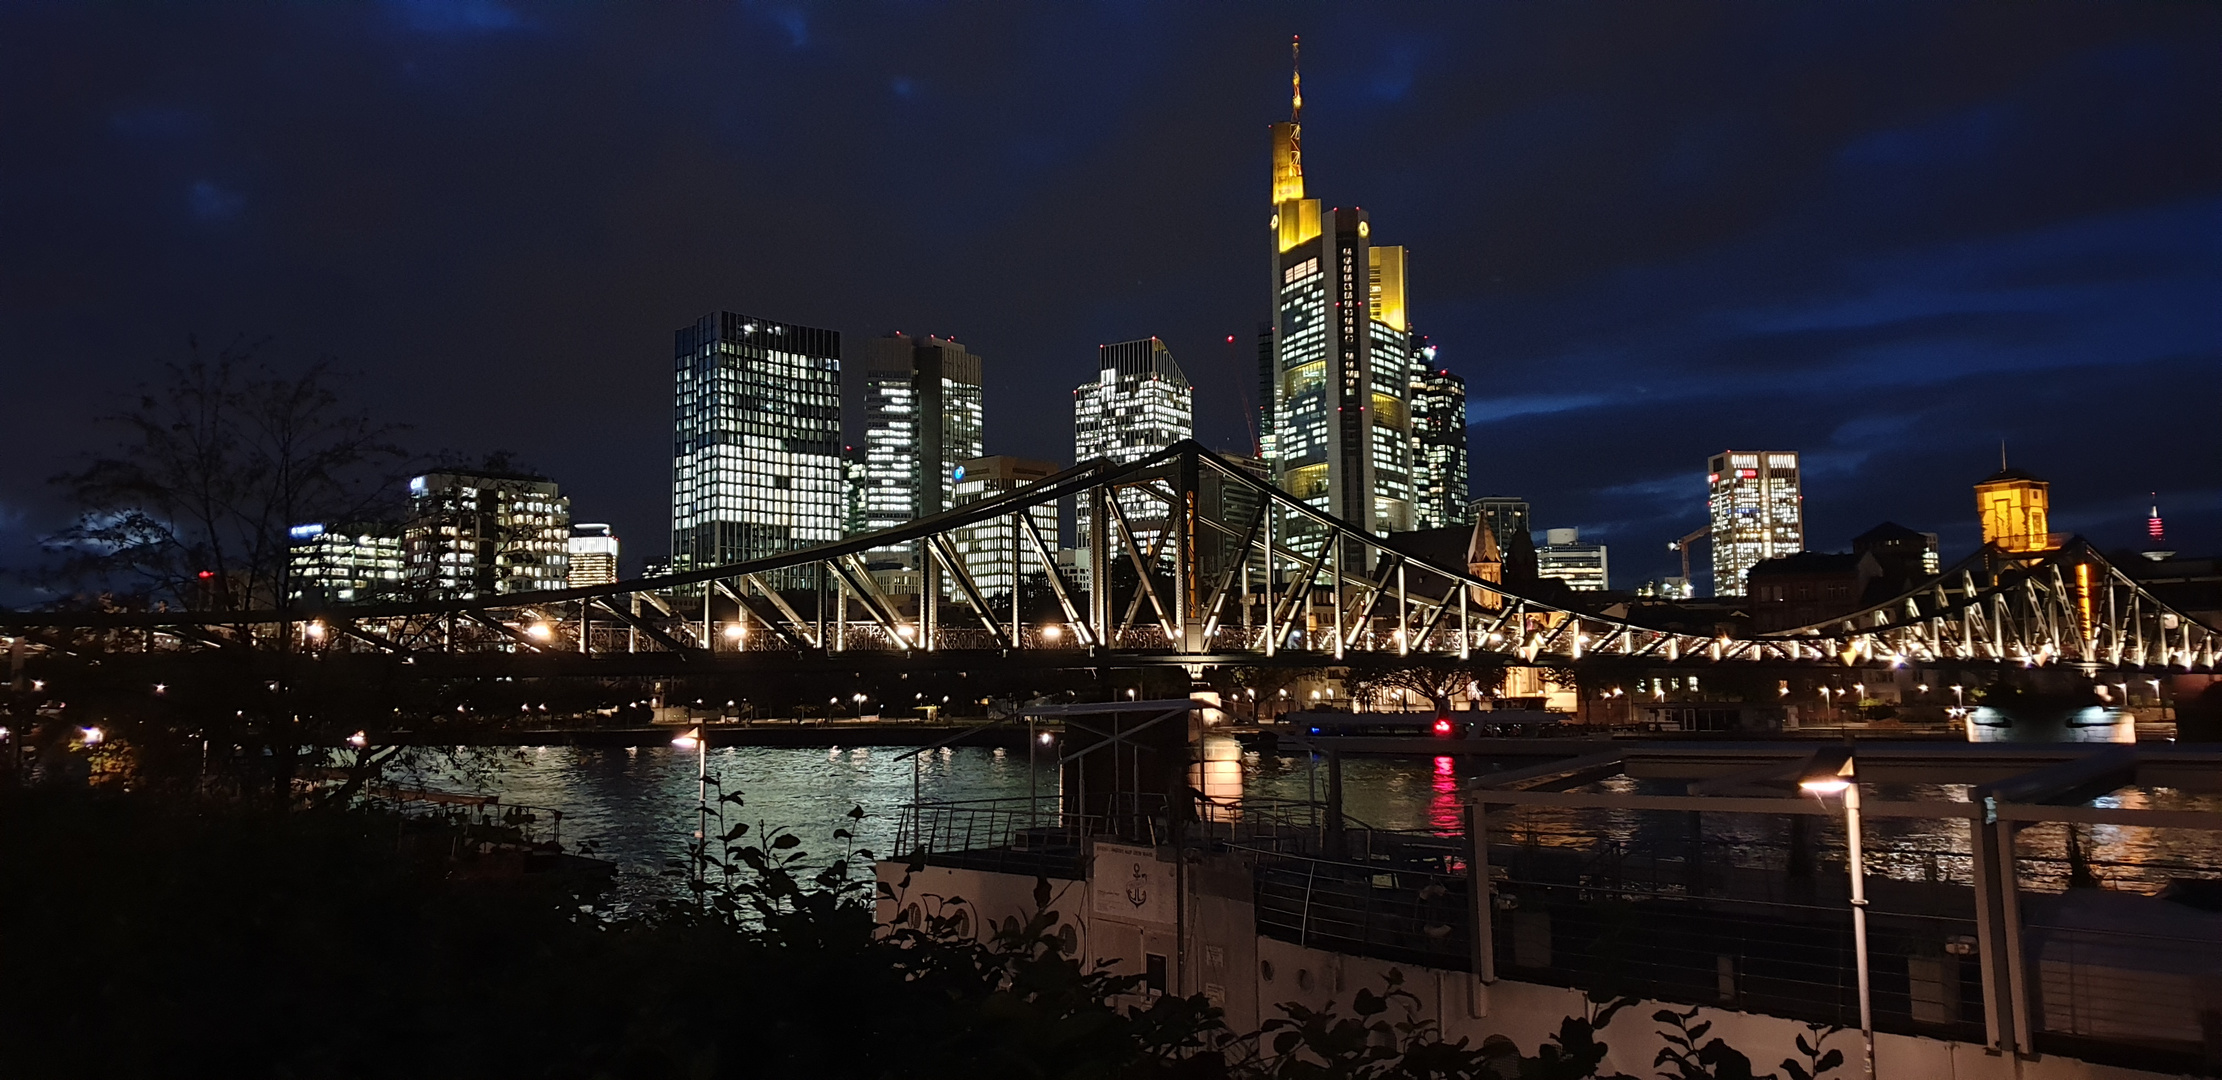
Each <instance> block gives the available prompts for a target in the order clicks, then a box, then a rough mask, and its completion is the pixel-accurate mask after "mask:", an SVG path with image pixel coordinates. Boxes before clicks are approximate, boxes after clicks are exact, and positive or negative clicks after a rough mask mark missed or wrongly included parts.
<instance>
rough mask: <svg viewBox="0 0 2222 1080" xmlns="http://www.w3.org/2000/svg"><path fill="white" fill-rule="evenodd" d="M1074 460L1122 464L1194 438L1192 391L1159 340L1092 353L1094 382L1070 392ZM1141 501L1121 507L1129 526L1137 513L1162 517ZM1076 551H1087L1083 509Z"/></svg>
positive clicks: (1137, 497)
mask: <svg viewBox="0 0 2222 1080" xmlns="http://www.w3.org/2000/svg"><path fill="white" fill-rule="evenodd" d="M1072 431H1073V440H1072V445H1073V455H1074V458H1075V460H1078V461H1092V460H1094V459H1096V458H1109V459H1110V460H1112V461H1117V462H1126V461H1134V460H1137V459H1139V458H1145V457H1148V456H1149V455H1151V454H1154V453H1156V452H1158V451H1159V450H1163V449H1165V448H1166V447H1168V446H1171V445H1173V444H1174V443H1177V442H1180V441H1181V440H1183V439H1191V438H1194V437H1195V435H1196V391H1195V388H1194V387H1192V386H1190V385H1189V383H1188V376H1187V374H1186V373H1184V372H1182V371H1181V369H1180V363H1179V362H1178V361H1176V360H1174V359H1173V353H1172V350H1170V349H1167V348H1166V347H1165V343H1164V342H1162V341H1159V340H1158V339H1156V338H1154V337H1151V338H1143V339H1142V340H1140V341H1126V342H1121V343H1119V344H1117V345H1105V346H1102V347H1101V348H1100V349H1098V350H1097V353H1096V377H1095V378H1094V379H1092V380H1090V381H1088V382H1085V383H1082V384H1080V386H1079V388H1078V389H1075V390H1074V391H1073V392H1072ZM1146 498H1147V497H1146V496H1143V495H1141V494H1140V493H1139V492H1136V493H1133V500H1127V499H1122V500H1121V502H1120V507H1121V508H1122V509H1123V510H1125V511H1126V512H1127V514H1128V517H1129V522H1128V524H1130V525H1135V526H1137V528H1139V523H1138V522H1135V521H1133V520H1132V517H1133V515H1135V514H1137V513H1140V514H1143V515H1145V516H1148V517H1160V518H1161V517H1163V516H1164V515H1163V512H1162V508H1156V509H1152V508H1151V507H1149V506H1148V505H1147V504H1146V502H1143V501H1138V500H1146ZM1079 523H1080V539H1079V544H1080V547H1081V548H1083V549H1085V548H1087V546H1088V542H1089V541H1088V537H1089V528H1090V523H1089V521H1088V507H1087V504H1086V502H1085V500H1083V501H1082V504H1081V506H1080V513H1079Z"/></svg>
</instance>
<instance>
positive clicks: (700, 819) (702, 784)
mask: <svg viewBox="0 0 2222 1080" xmlns="http://www.w3.org/2000/svg"><path fill="white" fill-rule="evenodd" d="M709 605H710V596H709V592H708V591H707V590H705V591H704V592H703V594H702V606H703V609H704V610H708V609H709ZM694 734H695V739H694V803H695V809H694V842H695V856H694V874H695V881H696V882H697V883H698V884H699V883H701V882H705V881H707V880H708V879H709V865H708V862H707V860H708V859H709V857H710V726H709V725H708V724H704V725H702V726H701V727H698V728H696V729H694Z"/></svg>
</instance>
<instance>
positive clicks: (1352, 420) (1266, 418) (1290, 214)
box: [1258, 39, 1418, 554]
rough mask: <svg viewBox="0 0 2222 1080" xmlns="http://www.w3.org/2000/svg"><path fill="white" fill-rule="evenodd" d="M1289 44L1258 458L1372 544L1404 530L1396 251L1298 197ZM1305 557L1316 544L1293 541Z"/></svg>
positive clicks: (1406, 400)
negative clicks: (1371, 536)
mask: <svg viewBox="0 0 2222 1080" xmlns="http://www.w3.org/2000/svg"><path fill="white" fill-rule="evenodd" d="M1301 47H1302V43H1301V42H1300V41H1297V40H1294V39H1292V40H1291V41H1290V45H1289V58H1290V61H1291V66H1292V70H1291V71H1290V73H1289V118H1288V119H1287V120H1285V121H1282V122H1280V123H1277V124H1274V125H1273V128H1272V132H1273V163H1272V164H1273V177H1272V195H1273V208H1272V213H1271V216H1270V217H1269V219H1268V226H1267V228H1268V230H1269V231H1268V236H1269V237H1270V238H1271V241H1270V242H1271V244H1272V258H1271V260H1270V262H1269V263H1268V265H1269V266H1270V267H1271V272H1272V277H1271V279H1270V282H1269V288H1270V292H1269V294H1268V295H1269V296H1270V297H1271V300H1270V306H1269V307H1268V308H1267V311H1268V312H1269V314H1270V321H1269V322H1268V324H1267V325H1266V327H1265V333H1264V334H1262V335H1261V347H1260V349H1259V370H1258V385H1259V389H1260V391H1261V394H1260V399H1261V400H1263V401H1265V402H1269V403H1270V408H1267V409H1264V410H1261V413H1262V416H1261V420H1260V423H1259V425H1258V429H1259V430H1258V444H1259V450H1260V452H1261V453H1262V454H1263V455H1264V457H1265V459H1266V461H1267V463H1268V464H1269V465H1270V467H1271V469H1272V474H1273V479H1274V482H1275V483H1276V484H1278V485H1279V486H1280V488H1281V490H1283V491H1285V492H1287V493H1289V494H1290V495H1293V496H1295V497H1296V498H1298V499H1302V500H1303V501H1305V502H1306V503H1309V504H1310V505H1312V506H1315V507H1317V508H1319V509H1321V510H1324V511H1326V512H1328V513H1330V514H1334V515H1336V516H1338V517H1341V518H1343V519H1344V520H1346V521H1350V522H1354V523H1357V524H1358V525H1359V526H1360V527H1362V528H1366V529H1369V530H1372V531H1375V532H1392V531H1404V530H1408V529H1411V528H1413V490H1414V482H1413V467H1412V460H1413V454H1414V449H1413V441H1412V425H1411V386H1412V382H1413V378H1414V375H1415V374H1416V367H1417V364H1418V359H1417V355H1416V352H1415V349H1414V337H1413V334H1412V332H1411V327H1410V325H1409V320H1408V314H1407V312H1406V310H1405V302H1404V292H1405V277H1406V275H1405V263H1404V249H1402V248H1397V247H1375V246H1373V226H1372V223H1371V221H1370V219H1369V218H1368V217H1367V215H1366V212H1365V211H1364V210H1362V209H1359V208H1357V207H1354V206H1348V207H1342V208H1338V209H1323V208H1322V207H1321V206H1320V200H1318V199H1315V198H1309V197H1307V196H1308V193H1307V192H1306V191H1305V186H1304V156H1303V120H1304V76H1303V70H1302V68H1301V67H1300V66H1297V64H1296V62H1297V61H1298V60H1300V59H1301V56H1302V53H1301V51H1300V50H1301ZM1289 542H1290V543H1291V544H1292V545H1293V546H1295V547H1296V548H1297V550H1299V551H1302V552H1305V553H1306V554H1309V553H1310V552H1311V551H1312V550H1316V544H1317V543H1320V542H1323V538H1322V537H1319V536H1291V537H1289Z"/></svg>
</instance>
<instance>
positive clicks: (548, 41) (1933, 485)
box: [0, 0, 2222, 587]
mask: <svg viewBox="0 0 2222 1080" xmlns="http://www.w3.org/2000/svg"><path fill="white" fill-rule="evenodd" d="M1292 33H1300V34H1302V35H1303V38H1304V43H1305V44H1304V85H1305V112H1304V120H1305V129H1304V135H1305V140H1304V148H1305V161H1306V166H1307V169H1306V172H1307V176H1308V180H1309V183H1310V187H1311V194H1313V195H1314V196H1316V197H1319V198H1321V199H1323V200H1325V201H1326V203H1327V204H1328V205H1350V204H1353V203H1355V204H1357V205H1361V206H1364V207H1365V208H1367V209H1368V210H1369V211H1370V212H1371V213H1372V216H1373V221H1374V225H1375V231H1374V239H1375V241H1376V242H1378V243H1391V244H1404V245H1406V246H1407V247H1409V248H1410V250H1411V267H1412V270H1411V273H1412V287H1411V297H1412V309H1413V312H1414V318H1415V320H1416V325H1417V327H1418V329H1420V330H1421V331H1422V332H1425V333H1427V334H1429V335H1430V336H1431V337H1432V339H1433V341H1434V343H1435V344H1436V345H1437V346H1438V347H1439V348H1440V349H1441V357H1440V360H1441V362H1442V363H1443V364H1445V365H1447V366H1448V367H1450V368H1451V369H1452V370H1455V371H1457V372H1458V373H1460V374H1461V375H1463V376H1464V377H1465V378H1466V380H1467V383H1468V387H1469V390H1470V392H1471V395H1472V398H1471V403H1470V408H1469V416H1470V419H1471V421H1472V425H1473V426H1472V429H1471V432H1472V441H1473V448H1474V454H1473V460H1474V465H1473V474H1474V478H1473V487H1474V491H1475V494H1515V495H1520V496H1524V497H1526V498H1528V499H1529V500H1530V501H1531V502H1532V503H1533V504H1534V509H1535V523H1536V525H1537V527H1538V528H1542V527H1548V526H1567V525H1576V526H1580V527H1581V529H1582V530H1583V533H1584V538H1585V539H1597V540H1603V541H1605V542H1607V543H1609V544H1611V545H1612V563H1613V569H1614V583H1615V584H1616V585H1620V586H1623V587H1626V586H1632V585H1634V584H1636V583H1637V582H1639V581H1641V580H1642V579H1644V578H1647V577H1651V576H1655V575H1659V574H1664V573H1671V572H1673V567H1674V563H1675V557H1674V556H1673V555H1672V554H1671V553H1670V552H1668V550H1667V547H1666V541H1668V540H1670V539H1672V538H1674V537H1677V536H1680V535H1681V534H1683V533H1685V532H1687V531H1689V530H1691V529H1692V528H1695V527H1697V526H1698V525H1699V524H1701V523H1702V522H1703V520H1704V500H1705V491H1704V463H1705V462H1704V458H1705V456H1706V455H1707V454H1708V453H1710V452H1714V451H1718V450H1721V449H1723V448H1727V447H1731V446H1732V447H1735V448H1738V449H1796V450H1801V451H1803V452H1804V453H1805V455H1806V457H1805V461H1806V470H1807V471H1806V500H1807V501H1806V506H1807V509H1808V523H1807V544H1808V546H1809V547H1812V548H1815V549H1821V550H1831V549H1843V548H1845V547H1847V546H1848V542H1849V539H1850V537H1851V536H1853V535H1854V534H1856V533H1858V532H1861V531H1863V530H1865V529H1866V528H1868V527H1869V526H1872V525H1874V524H1876V523H1877V522H1880V521H1883V520H1885V519H1890V520H1896V521H1898V522H1900V523H1902V524H1905V525H1908V526H1911V527H1913V528H1916V529H1922V530H1933V531H1937V532H1940V533H1942V534H1943V537H1944V543H1945V557H1946V558H1947V559H1948V560H1950V559H1953V558H1957V557H1959V556H1960V555H1962V554H1965V553H1966V552H1967V551H1968V550H1969V549H1970V548H1971V546H1972V545H1973V544H1974V543H1975V541H1976V527H1975V521H1974V509H1973V496H1972V494H1971V493H1970V491H1969V485H1970V484H1971V483H1972V482H1974V481H1976V480H1978V479H1981V478H1982V477H1983V476H1984V475H1985V474H1987V473H1989V472H1991V471H1993V470H1995V469H1996V468H1997V467H1998V447H1999V442H2000V440H2001V439H2003V440H2005V441H2006V443H2007V444H2008V448H2009V451H2010V453H2011V455H2012V459H2013V463H2014V464H2015V465H2016V466H2019V467H2022V468H2026V469H2029V470H2031V471H2034V472H2036V473H2038V474H2039V475H2042V476H2044V477H2046V478H2048V479H2050V480H2051V481H2053V500H2054V518H2053V521H2054V526H2053V527H2054V528H2056V529H2063V530H2073V531H2078V532H2083V533H2086V534H2087V535H2090V536H2092V537H2094V538H2096V539H2097V540H2099V541H2100V542H2101V543H2102V544H2105V545H2108V546H2113V545H2131V544H2134V543H2136V542H2137V541H2138V539H2139V536H2140V534H2141V531H2142V527H2143V518H2144V515H2145V510H2146V505H2147V495H2146V492H2147V491H2150V490H2155V489H2157V490H2158V491H2159V492H2160V497H2161V503H2162V510H2163V512H2164V513H2165V514H2166V516H2167V518H2168V521H2169V525H2170V531H2171V534H2172V535H2171V539H2172V540H2173V541H2174V542H2175V546H2177V547H2178V548H2180V549H2182V550H2183V551H2184V552H2185V553H2187V554H2217V553H2222V478H2218V476H2217V466H2218V464H2222V440H2218V436H2217V426H2216V425H2217V420H2218V419H2222V416H2218V411H2222V105H2218V103H2222V6H2217V5H2215V4H2210V3H2106V4H2087V5H2068V6H2057V7H2055V6H2046V5H2039V4H2010V5H2009V4H1983V5H1968V6H1961V5H1950V4H1939V3H1930V2H1922V3H1912V4H1902V5H1901V4H1880V3H1876V4H1864V3H1863V4H1825V5H1811V4H1802V3H1800V4H1782V3H1765V4H1753V5H1741V6H1739V5H1706V6H1686V5H1679V4H1655V3H1642V4H1635V3H1630V4H1604V3H1597V4H1589V3H1583V4H1575V3H1543V4H1537V3H1519V4H1474V5H1457V6H1452V5H1426V6H1420V7H1411V8H1400V7H1390V6H1384V5H1380V4H1365V5H1333V6H1326V5H1319V6H1312V5H1289V4H1262V3H1261V4H1250V5H1231V4H1167V5H1162V6H1152V5H1128V4H1116V5H1113V4H1102V5H1080V4H1036V5H988V4H950V5H940V4H922V3H912V4H889V5H864V4H827V5H791V4H748V3H743V4H727V5H711V4H693V5H684V6H672V7H668V8H658V9H655V10H650V9H649V8H648V6H647V5H638V4H624V5H619V4H588V3H570V4H561V5H543V6H525V5H507V4H502V3H497V2H492V0H486V2H475V3H432V2H415V3H389V4H383V5H348V6H342V5H336V4H300V5H292V6H285V5H273V4H263V3H256V4H239V5H232V6H223V5H203V4H189V5H187V4H178V5H153V4H129V5H114V4H111V5H75V4H66V5H65V4H8V5H6V6H5V7H0V366H4V373H5V376H6V378H5V382H4V384H0V387H4V389H0V395H4V396H0V402H4V405H5V414H4V415H5V417H6V422H5V423H4V424H0V460H5V462H6V465H5V466H4V468H0V563H4V564H7V565H10V566H13V567H16V568H19V569H20V568H24V567H28V566H30V565H32V564H33V563H34V562H35V561H36V538H37V537H38V536H39V535H40V534H42V533H46V532H49V531H51V530H53V529H54V528H56V527H57V526H58V525H59V524H61V522H62V519H63V517H64V515H65V508H64V507H62V506H60V505H59V504H58V503H57V501H56V497H55V493H54V491H53V490H52V489H51V488H50V486H49V485H48V484H47V483H46V478H47V477H48V476H50V475H52V474H54V473H55V472H57V471H59V470H61V469H64V468H66V467H69V466H70V465H71V464H72V463H74V462H76V461H78V460H79V459H80V458H81V457H82V456H83V455H84V454H86V453H88V452H89V451H91V450H92V449H95V448H96V447H97V446H99V445H100V439H101V438H102V436H101V435H100V433H99V432H98V429H97V428H95V427H93V426H92V425H91V424H90V423H89V421H90V420H91V418H92V417H94V416H96V415H98V414H100V413H102V412H105V411H109V410H111V409H112V408H113V407H114V406H115V405H116V404H117V396H118V395H120V394H122V393H123V392H126V391H128V390H130V389H131V388H132V387H134V386H136V385H137V384H139V383H141V382H142V381H144V380H146V379H148V378H150V377H152V375H153V374H154V372H155V371H156V370H157V367H158V365H159V364H160V363H161V362H162V361H164V360H173V359H178V358H180V357H181V356H182V350H183V346H184V343H185V341H186V339H187V337H188V335H198V336H199V337H200V339H201V340H202V341H203V342H213V343H222V342H226V341H229V340H231V339H233V338H234V337H236V336H238V335H246V336H249V337H258V338H259V337H269V338H271V339H272V342H273V344H272V346H271V349H270V353H269V355H271V356H272V357H273V358H275V359H278V360H280V361H281V362H284V363H301V362H305V361H308V360H311V359H314V358H317V357H330V358H332V359H334V360H336V361H337V362H338V364H339V365H340V366H342V367H344V368H347V369H350V370H354V371H357V372H360V378H359V380H358V381H357V383H356V385H355V386H354V388H353V393H354V394H355V396H356V397H357V398H358V399H359V400H360V401H361V402H362V403H363V404H364V405H365V406H366V407H368V408H370V409H371V410H372V411H373V412H375V413H376V414H378V415H380V416H382V417H384V418H388V419H392V420H395V421H401V422H406V423H408V424H410V425H413V427H414V430H413V431H412V433H411V434H410V436H409V438H410V440H411V441H412V442H413V443H414V444H415V445H417V446H418V447H421V448H423V449H425V450H428V451H429V450H433V449H437V448H443V447H452V448H457V449H463V450H470V451H478V452H483V451H485V450H489V449H493V448H497V447H501V448H508V449H512V450H515V451H517V452H518V453H519V454H520V455H521V456H522V457H523V458H524V459H525V460H527V461H529V462H531V463H533V464H534V465H536V466H537V467H538V468H540V469H541V470H543V471H545V472H547V473H549V474H550V475H552V476H553V477H555V478H556V479H557V480H558V481H560V482H561V483H562V485H563V487H564V490H565V491H566V492H567V493H568V494H570V495H571V496H572V499H573V509H574V514H575V517H576V518H577V519H578V520H583V521H603V520H606V521H611V522H614V523H616V525H617V526H618V529H619V532H620V534H621V535H622V536H623V537H624V538H625V540H626V543H627V549H628V559H627V563H628V570H629V571H630V570H632V569H634V568H636V567H637V565H638V562H639V560H640V559H641V558H642V557H643V556H653V555H660V554H661V553H662V552H663V550H664V547H665V544H666V532H667V529H668V525H669V519H668V514H669V490H670V460H669V451H670V435H669V423H670V411H671V340H672V330H673V329H674V328H676V327H678V326H680V325H682V324H685V323H689V322H691V321H692V320H694V319H695V318H696V317H698V316H700V315H702V314H704V313H706V312H709V311H712V310H717V309H721V308H722V309H730V310H736V311H742V312H747V313H751V314H756V315H761V316H767V317H772V318H777V319H781V320H784V321H790V322H798V323H805V324H810V325H817V326H828V327H833V328H836V329H839V330H841V331H842V332H843V333H844V335H846V336H847V337H848V339H849V352H850V356H851V358H852V368H853V367H854V358H855V357H857V356H859V355H860V354H861V349H860V348H858V345H859V344H860V341H861V339H862V338H863V337H865V336H869V335H872V334H877V333H884V332H886V331H888V330H893V329H901V330H905V331H909V332H912V333H937V334H944V335H950V336H954V337H955V338H957V339H958V340H960V341H962V342H964V343H965V344H966V345H968V346H970V347H971V348H972V349H973V350H974V351H975V352H977V353H979V354H980V355H981V356H983V357H984V358H985V360H986V365H987V372H988V384H989V385H988V399H987V407H988V414H987V423H988V444H989V449H990V451H992V452H997V453H1012V454H1021V455H1026V456H1031V457H1045V458H1050V459H1052V460H1058V461H1067V460H1070V458H1071V455H1072V434H1071V424H1072V418H1071V403H1070V401H1071V399H1070V392H1071V389H1072V387H1073V386H1074V385H1075V384H1077V383H1078V382H1080V381H1081V380H1082V379H1083V378H1086V377H1088V376H1089V375H1090V373H1091V372H1092V371H1093V368H1094V362H1095V346H1096V345H1097V344H1099V343H1102V342H1108V341H1118V340H1126V339H1130V338H1137V337H1143V336H1147V335H1151V334H1155V335H1158V336H1160V337H1162V338H1164V339H1165V340H1166V341H1167V342H1168V343H1169V344H1170V345H1171V347H1172V348H1173V350H1174V353H1175V355H1176V356H1177V357H1178V358H1179V359H1180V361H1181V363H1182V365H1183V366H1184V367H1185V368H1186V369H1187V370H1188V372H1189V374H1190V376H1191V377H1192V378H1193V379H1194V380H1195V381H1196V383H1197V410H1198V413H1199V426H1200V429H1201V431H1200V434H1201V435H1202V437H1203V438H1204V440H1205V442H1207V443H1209V444H1211V445H1215V446H1221V447H1230V448H1242V449H1245V450H1246V449H1247V448H1248V445H1249V439H1250V436H1249V433H1248V426H1247V424H1246V421H1245V408H1246V406H1247V404H1248V403H1249V396H1250V395H1252V394H1254V392H1255V391H1254V389H1253V388H1252V387H1253V378H1254V373H1253V367H1254V364H1253V361H1252V359H1251V357H1252V355H1253V345H1252V340H1253V334H1254V332H1255V331H1254V327H1255V325H1256V323H1257V321H1258V320H1259V319H1260V318H1261V317H1262V316H1263V314H1264V309H1265V305H1266V296H1267V276H1268V272H1267V270H1266V267H1265V260H1266V250H1267V232H1266V229H1267V224H1266V223H1267V218H1268V216H1269V214H1270V212H1271V208H1270V206H1269V205H1268V203H1267V141H1266V126H1267V125H1268V124H1269V123H1271V122H1273V121H1276V120H1280V119H1283V118H1285V116H1286V114H1287V111H1288V102H1287V96H1288V87H1287V82H1288V72H1287V66H1288V65H1287V55H1288V37H1289V35H1290V34H1292ZM1229 334H1232V335H1235V337H1236V339H1237V344H1236V345H1235V346H1233V347H1231V348H1230V347H1229V346H1228V345H1226V344H1224V339H1225V338H1226V336H1227V335H1229ZM851 374H852V375H853V374H854V371H853V370H852V372H851ZM1701 574H1702V572H1701Z"/></svg>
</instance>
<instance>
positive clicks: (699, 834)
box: [671, 724, 710, 884]
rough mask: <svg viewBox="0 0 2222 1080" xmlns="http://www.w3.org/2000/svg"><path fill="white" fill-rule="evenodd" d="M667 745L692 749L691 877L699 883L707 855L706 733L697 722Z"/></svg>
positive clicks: (708, 814)
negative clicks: (692, 863)
mask: <svg viewBox="0 0 2222 1080" xmlns="http://www.w3.org/2000/svg"><path fill="white" fill-rule="evenodd" d="M671 745H673V746H675V747H677V748H679V749H680V750H692V751H694V802H695V809H694V845H695V850H694V880H695V882H696V883H697V884H700V883H701V881H702V879H703V860H704V859H706V858H708V857H709V854H710V735H709V732H707V731H705V730H704V729H703V728H702V726H701V725H699V724H697V725H695V726H694V727H691V728H688V729H687V730H685V731H682V732H680V733H679V734H678V736H677V737H675V738H673V739H672V740H671Z"/></svg>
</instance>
